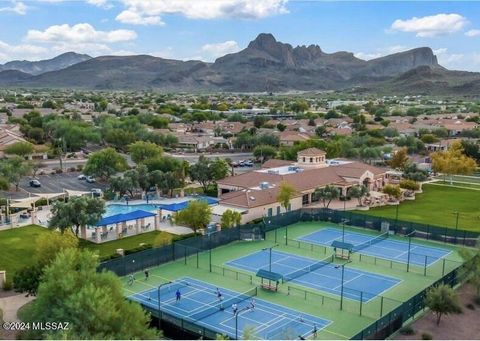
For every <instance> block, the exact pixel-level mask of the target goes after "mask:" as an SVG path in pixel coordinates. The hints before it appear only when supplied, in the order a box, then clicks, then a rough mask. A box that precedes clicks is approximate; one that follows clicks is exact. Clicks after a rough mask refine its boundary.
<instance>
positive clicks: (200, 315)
mask: <svg viewBox="0 0 480 341" xmlns="http://www.w3.org/2000/svg"><path fill="white" fill-rule="evenodd" d="M254 296H257V288H256V287H255V288H252V289H250V290H248V291H245V292H244V293H241V294H239V295H236V296H233V297H230V298H228V299H226V300H224V301H221V302H218V303H217V302H216V303H215V304H208V308H207V309H204V310H201V311H199V312H197V313H194V314H192V315H190V316H188V318H189V319H192V320H193V321H199V320H203V319H204V318H207V317H208V316H210V315H213V314H215V313H216V312H218V311H220V310H222V308H223V309H226V308H228V307H230V306H232V305H233V304H239V303H241V302H243V301H246V300H248V299H250V298H252V297H254Z"/></svg>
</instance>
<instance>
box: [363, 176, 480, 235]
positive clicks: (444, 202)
mask: <svg viewBox="0 0 480 341" xmlns="http://www.w3.org/2000/svg"><path fill="white" fill-rule="evenodd" d="M395 211H396V208H395V206H384V207H377V208H373V209H370V210H369V211H358V213H362V214H368V215H372V216H378V217H386V218H392V219H395ZM455 211H458V212H460V219H459V229H463V230H470V231H476V232H480V191H478V190H470V189H463V188H455V187H450V186H438V185H428V184H426V185H424V186H423V193H421V194H417V195H416V199H415V200H413V201H404V202H402V203H401V204H400V207H399V213H398V219H399V220H403V221H413V222H418V223H423V224H430V225H437V226H444V227H451V228H455V219H456V216H455V214H454V212H455Z"/></svg>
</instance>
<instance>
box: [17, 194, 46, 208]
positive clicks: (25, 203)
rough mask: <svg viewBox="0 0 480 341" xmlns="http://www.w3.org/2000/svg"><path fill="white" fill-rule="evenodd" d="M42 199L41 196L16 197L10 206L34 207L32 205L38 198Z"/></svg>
mask: <svg viewBox="0 0 480 341" xmlns="http://www.w3.org/2000/svg"><path fill="white" fill-rule="evenodd" d="M40 199H42V197H40V196H34V197H28V198H23V199H16V200H15V201H14V202H13V203H12V204H11V205H10V207H14V208H32V205H33V204H34V203H35V202H37V201H38V200H40Z"/></svg>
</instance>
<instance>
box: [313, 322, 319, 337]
mask: <svg viewBox="0 0 480 341" xmlns="http://www.w3.org/2000/svg"><path fill="white" fill-rule="evenodd" d="M317 331H318V330H317V325H316V324H315V323H314V324H313V337H314V338H317Z"/></svg>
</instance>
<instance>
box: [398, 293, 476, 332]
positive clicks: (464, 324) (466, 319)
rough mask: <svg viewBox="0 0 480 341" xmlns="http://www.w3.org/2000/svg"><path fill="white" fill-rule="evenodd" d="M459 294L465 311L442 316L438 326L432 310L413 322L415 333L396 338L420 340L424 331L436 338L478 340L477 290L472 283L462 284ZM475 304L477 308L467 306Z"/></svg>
mask: <svg viewBox="0 0 480 341" xmlns="http://www.w3.org/2000/svg"><path fill="white" fill-rule="evenodd" d="M458 295H459V298H460V302H461V306H462V310H463V312H462V313H461V314H454V315H448V316H442V320H441V321H440V325H439V326H437V317H436V316H435V314H433V313H432V312H430V311H429V312H428V313H426V314H425V315H424V316H423V317H421V318H420V319H418V320H417V321H415V322H414V323H412V324H411V325H410V326H411V327H412V328H413V330H414V331H415V334H414V335H401V334H399V335H397V337H396V338H395V339H396V340H418V339H421V338H422V333H428V334H430V335H431V336H432V337H433V339H434V340H478V339H479V338H480V323H479V322H480V305H478V304H475V303H474V302H473V301H474V299H475V290H474V289H473V287H472V286H470V285H468V284H467V285H464V286H462V287H461V288H460V289H459V291H458ZM470 303H471V304H473V305H474V307H475V310H471V309H469V308H467V304H470Z"/></svg>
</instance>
